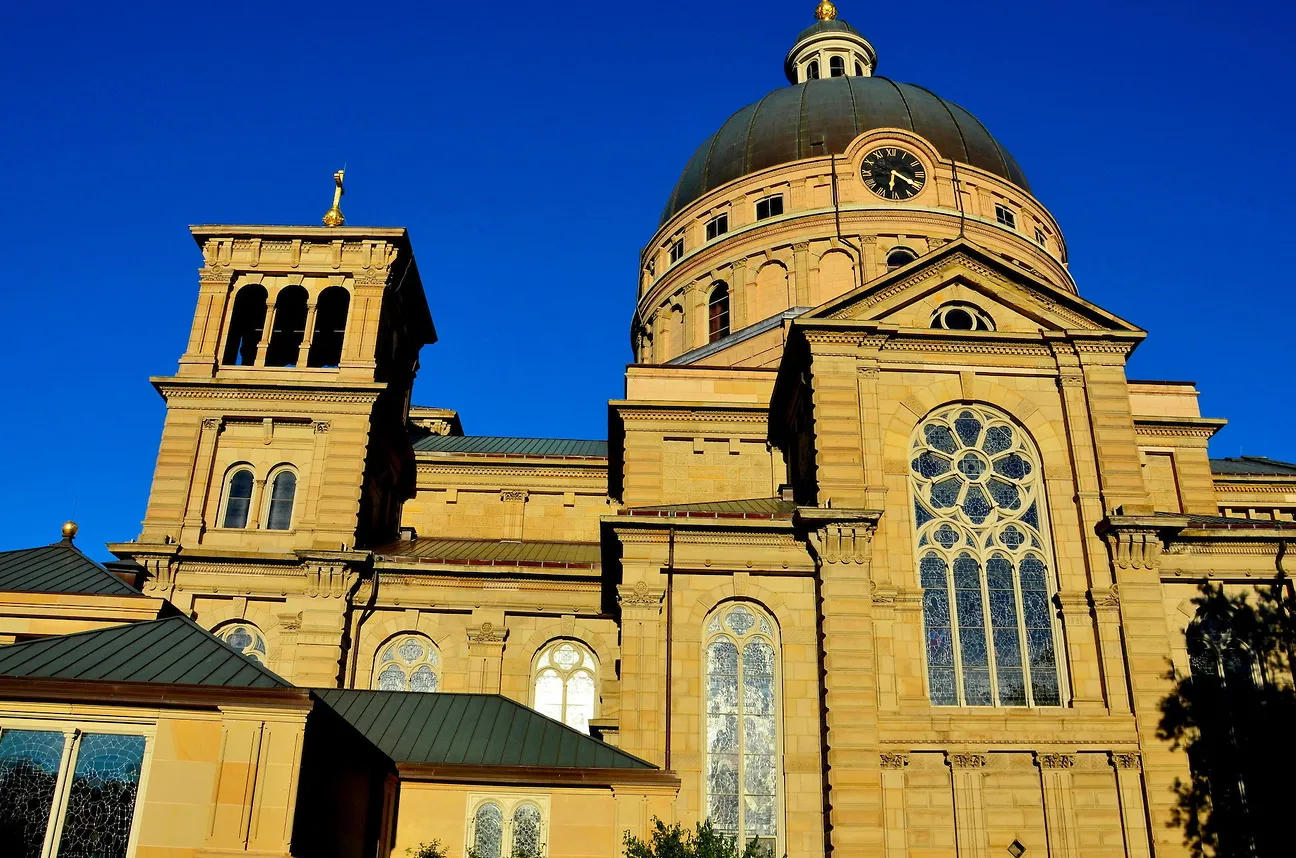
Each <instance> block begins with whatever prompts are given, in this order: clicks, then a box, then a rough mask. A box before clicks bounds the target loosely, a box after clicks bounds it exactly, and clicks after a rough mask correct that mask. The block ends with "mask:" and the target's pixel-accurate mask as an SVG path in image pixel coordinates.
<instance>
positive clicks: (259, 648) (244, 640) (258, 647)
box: [215, 622, 266, 664]
mask: <svg viewBox="0 0 1296 858" xmlns="http://www.w3.org/2000/svg"><path fill="white" fill-rule="evenodd" d="M215 634H216V637H218V638H220V639H221V640H223V641H225V643H226V644H228V645H229V646H231V647H233V648H234V649H235V650H237V651H238V652H241V653H242V654H243V655H245V656H247V657H248V658H250V659H254V660H256V661H259V662H261V663H262V664H265V661H266V642H265V636H263V635H262V634H261V630H260V629H258V628H257V627H256V626H254V625H252V624H251V623H244V622H236V623H230V624H229V625H226V626H222V627H221V628H219V629H217V630H216V632H215Z"/></svg>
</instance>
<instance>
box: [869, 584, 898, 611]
mask: <svg viewBox="0 0 1296 858" xmlns="http://www.w3.org/2000/svg"><path fill="white" fill-rule="evenodd" d="M869 590H870V591H871V592H872V596H873V604H875V605H894V604H895V601H896V595H897V593H896V591H895V590H893V589H891V588H879V587H878V585H877V582H876V581H870V582H869Z"/></svg>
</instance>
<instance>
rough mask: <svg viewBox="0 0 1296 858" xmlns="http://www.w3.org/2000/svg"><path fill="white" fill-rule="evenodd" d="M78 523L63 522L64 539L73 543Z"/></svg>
mask: <svg viewBox="0 0 1296 858" xmlns="http://www.w3.org/2000/svg"><path fill="white" fill-rule="evenodd" d="M77 529H78V528H77V523H76V522H75V521H65V522H63V538H64V539H66V540H67V541H68V542H71V541H72V540H73V539H74V538H76V535H77Z"/></svg>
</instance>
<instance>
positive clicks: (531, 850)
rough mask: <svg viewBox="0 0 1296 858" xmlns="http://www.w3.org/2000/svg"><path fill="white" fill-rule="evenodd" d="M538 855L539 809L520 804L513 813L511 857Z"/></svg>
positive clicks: (527, 857)
mask: <svg viewBox="0 0 1296 858" xmlns="http://www.w3.org/2000/svg"><path fill="white" fill-rule="evenodd" d="M539 854H540V808H538V807H536V806H535V805H534V804H520V805H518V806H517V808H515V809H514V811H513V855H514V856H526V858H531V856H538V855H539Z"/></svg>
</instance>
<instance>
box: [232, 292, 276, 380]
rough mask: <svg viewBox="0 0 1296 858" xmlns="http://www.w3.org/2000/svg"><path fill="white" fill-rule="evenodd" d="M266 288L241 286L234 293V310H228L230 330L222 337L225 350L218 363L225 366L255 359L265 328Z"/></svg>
mask: <svg viewBox="0 0 1296 858" xmlns="http://www.w3.org/2000/svg"><path fill="white" fill-rule="evenodd" d="M265 317H266V290H265V288H264V287H261V286H244V287H243V288H242V289H240V290H239V291H238V294H237V295H235V296H234V310H233V311H232V312H231V313H230V326H229V334H228V335H227V336H226V337H225V354H224V355H223V356H222V357H221V363H223V364H225V365H226V366H252V364H254V363H256V355H257V346H258V345H260V344H261V335H262V334H263V333H264V332H265Z"/></svg>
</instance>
